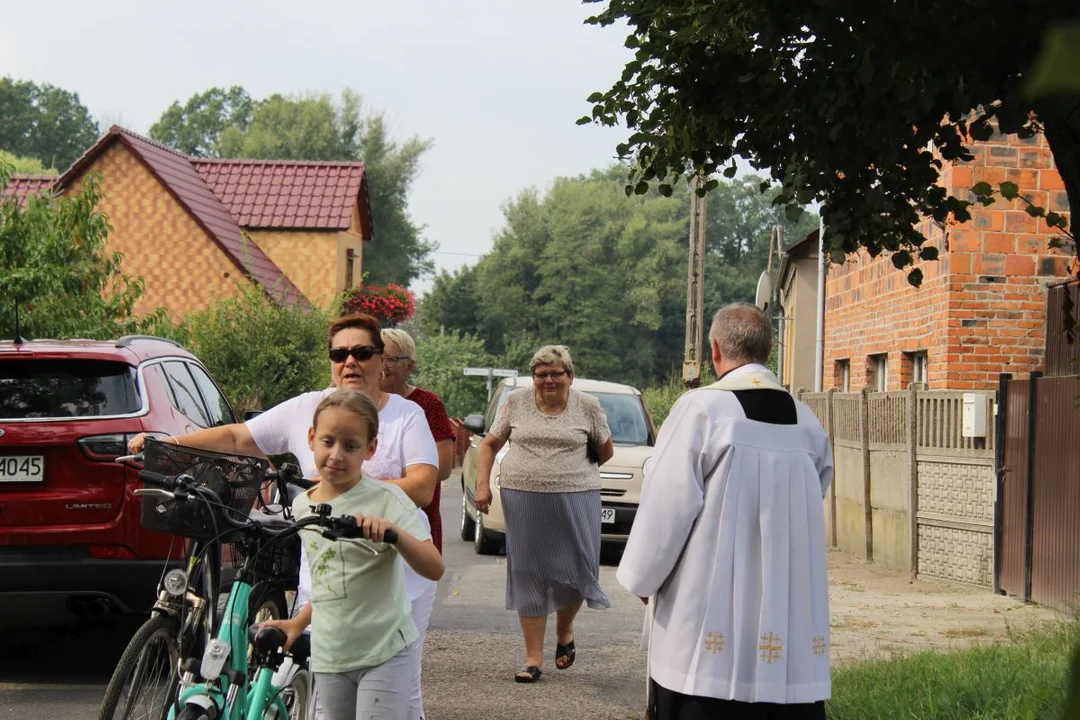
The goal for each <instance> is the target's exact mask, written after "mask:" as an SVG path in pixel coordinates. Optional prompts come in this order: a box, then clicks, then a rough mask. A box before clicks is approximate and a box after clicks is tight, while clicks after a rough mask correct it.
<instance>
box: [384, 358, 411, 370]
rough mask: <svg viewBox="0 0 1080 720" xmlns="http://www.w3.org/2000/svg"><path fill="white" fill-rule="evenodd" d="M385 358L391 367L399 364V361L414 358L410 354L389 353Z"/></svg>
mask: <svg viewBox="0 0 1080 720" xmlns="http://www.w3.org/2000/svg"><path fill="white" fill-rule="evenodd" d="M383 359H384V360H385V361H386V364H387V365H389V366H390V367H393V366H394V365H397V364H398V361H400V360H412V358H411V357H409V356H408V355H387V356H386V357H385V358H383Z"/></svg>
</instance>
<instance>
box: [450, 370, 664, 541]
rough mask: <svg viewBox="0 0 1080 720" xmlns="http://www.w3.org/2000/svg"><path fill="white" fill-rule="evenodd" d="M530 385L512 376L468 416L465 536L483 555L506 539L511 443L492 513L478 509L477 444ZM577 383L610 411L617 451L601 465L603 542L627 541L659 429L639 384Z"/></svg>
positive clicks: (495, 482) (494, 474)
mask: <svg viewBox="0 0 1080 720" xmlns="http://www.w3.org/2000/svg"><path fill="white" fill-rule="evenodd" d="M526 387H528V388H531V387H532V378H530V377H516V378H506V379H505V380H503V381H502V382H501V383H499V385H498V386H497V387H496V388H495V390H494V392H493V393H492V396H491V402H490V403H488V408H487V411H486V412H485V413H484V414H483V415H470V416H468V417H467V418H465V427H466V428H467V429H468V430H469V431H470V432H472V433H473V436H472V438H471V439H470V444H469V449H468V450H467V451H466V452H465V458H464V460H463V461H462V472H461V488H462V500H461V539H462V540H466V541H469V540H472V541H473V542H474V543H475V547H476V552H478V553H480V554H482V555H491V554H495V553H497V552H499V551H500V550H501V549H502V546H503V542H504V540H505V537H506V524H505V521H504V519H503V510H502V503H501V502H500V501H499V461H500V460H501V459H502V456H503V455H504V454H505V453H506V450H507V448H508V447H509V443H507V444H506V445H504V446H503V449H502V451H500V452H499V454H498V455H497V456H496V457H495V466H494V467H493V468H492V470H491V495H492V498H491V508H490V510H489V511H488V513H487V515H483V514H481V513H478V512H477V511H476V504H475V493H476V473H477V461H478V453H477V448H478V447H479V445H480V441H481V440H483V438H484V435H485V434H486V433H487V430H488V428H490V427H491V424H492V423H493V422H494V421H495V411H496V410H498V409H499V407H500V406H501V405H502V403H503V402H504V401H505V400H506V398H507V396H509V395H510V393H511V392H513V391H514V390H517V389H519V388H526ZM573 387H574V389H575V390H578V391H581V392H585V393H588V394H590V395H593V396H595V397H596V398H597V399H598V400H599V401H600V405H601V407H603V408H604V413H605V414H606V415H607V421H608V426H609V427H610V428H611V440H612V443H613V444H614V446H615V455H614V456H613V457H612V458H611V460H609V461H608V462H606V463H605V464H604V465H602V466H601V467H600V482H601V488H600V496H601V499H602V501H603V509H602V510H601V516H600V522H601V524H602V525H601V527H602V530H601V533H602V534H601V541H602V542H603V543H604V544H606V545H624V544H625V543H626V539H627V537H628V536H629V535H630V526H631V525H633V523H634V517H635V516H636V515H637V508H638V502H639V500H640V498H641V480H642V468H643V467H644V465H645V460H647V459H648V457H649V456H650V455H651V454H652V448H653V445H654V443H655V442H656V428H655V427H654V425H653V422H652V418H651V417H650V416H649V412H648V410H647V409H646V408H645V403H644V402H643V400H642V397H641V392H640V391H638V390H637V389H636V388H634V387H631V386H629V385H621V384H619V383H612V382H604V381H601V380H587V379H585V378H574V385H573Z"/></svg>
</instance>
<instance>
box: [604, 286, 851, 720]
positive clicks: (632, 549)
mask: <svg viewBox="0 0 1080 720" xmlns="http://www.w3.org/2000/svg"><path fill="white" fill-rule="evenodd" d="M709 340H710V345H711V347H712V361H713V366H714V367H715V369H716V373H717V376H718V377H719V378H720V380H719V381H718V382H716V383H715V384H713V385H710V386H707V387H702V388H699V389H696V390H692V391H690V392H688V393H686V394H685V395H683V396H682V397H681V398H680V399H679V400H678V402H676V404H675V406H674V407H673V408H672V410H671V413H670V414H669V415H668V417H667V420H665V422H664V424H663V426H662V427H661V428H660V433H659V436H658V437H657V442H656V451H655V452H654V453H653V455H652V457H651V458H650V460H649V461H648V463H647V464H646V467H645V480H644V487H643V490H642V497H641V504H640V507H639V509H638V514H637V518H636V519H635V521H634V526H633V529H632V531H631V533H630V538H629V540H628V542H627V545H626V550H625V552H624V554H623V558H622V562H621V563H620V565H619V570H618V574H617V577H618V580H619V582H620V583H621V584H622V585H623V586H624V587H625V588H626V589H627V590H629V591H630V592H632V593H634V594H635V595H637V596H639V597H641V598H642V599H643V600H645V601H646V602H647V603H648V618H647V620H646V628H645V633H646V642H647V643H648V650H649V655H648V676H649V678H650V684H649V691H648V696H649V699H648V702H649V704H650V707H651V708H652V712H653V716H654V717H656V718H658V720H696V719H697V718H713V717H724V718H755V719H760V720H780V719H786V718H792V719H799V720H801V719H803V718H806V719H808V720H809V719H812V720H824V718H825V709H824V701H825V700H826V699H827V698H828V697H829V696H830V692H831V679H830V664H829V595H828V569H827V560H826V548H825V517H824V511H823V507H822V504H823V503H822V499H823V497H824V493H825V490H826V488H827V487H828V485H829V483H830V482H831V481H832V475H833V460H832V451H831V449H830V445H829V439H828V436H827V435H826V433H825V431H824V430H823V429H822V427H821V423H819V422H818V420H817V418H816V417H815V416H814V414H813V412H812V411H811V410H810V409H809V408H808V407H807V406H806V405H804V404H803V403H801V402H798V401H797V400H795V399H794V398H793V397H792V396H791V395H790V394H789V393H788V392H787V391H786V390H785V389H784V387H783V386H782V385H781V384H780V383H779V381H777V379H776V376H775V375H773V373H772V372H771V371H769V370H768V369H767V368H766V367H765V366H764V363H765V361H766V359H767V358H768V356H769V352H770V350H771V348H772V324H771V323H770V321H769V319H768V317H767V316H766V315H765V313H763V312H762V311H761V310H759V309H758V308H757V307H755V306H753V305H749V304H745V303H739V304H735V305H729V306H726V307H725V308H723V309H721V310H720V311H719V312H718V313H717V314H716V316H715V318H714V319H713V324H712V328H711V330H710V333H709Z"/></svg>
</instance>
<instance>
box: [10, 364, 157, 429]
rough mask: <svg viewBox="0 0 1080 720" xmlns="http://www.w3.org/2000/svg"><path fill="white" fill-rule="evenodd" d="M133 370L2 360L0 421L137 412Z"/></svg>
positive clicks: (138, 405)
mask: <svg viewBox="0 0 1080 720" xmlns="http://www.w3.org/2000/svg"><path fill="white" fill-rule="evenodd" d="M141 406H142V403H141V401H140V399H139V392H138V389H137V388H136V386H135V368H133V367H131V366H130V365H128V364H126V363H121V362H110V361H107V360H73V359H72V360H41V359H36V360H29V359H28V360H4V361H3V362H2V363H0V417H2V418H4V419H8V420H20V419H30V418H54V417H100V416H108V415H127V414H129V413H134V412H138V411H139V409H140V408H141Z"/></svg>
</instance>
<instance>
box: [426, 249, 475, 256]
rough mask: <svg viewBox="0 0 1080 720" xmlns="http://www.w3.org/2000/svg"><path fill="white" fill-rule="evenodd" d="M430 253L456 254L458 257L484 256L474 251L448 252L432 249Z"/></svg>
mask: <svg viewBox="0 0 1080 720" xmlns="http://www.w3.org/2000/svg"><path fill="white" fill-rule="evenodd" d="M431 254H432V255H457V256H459V257H475V258H478V257H484V256H483V255H478V254H476V253H461V252H449V251H447V250H432V251H431Z"/></svg>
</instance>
